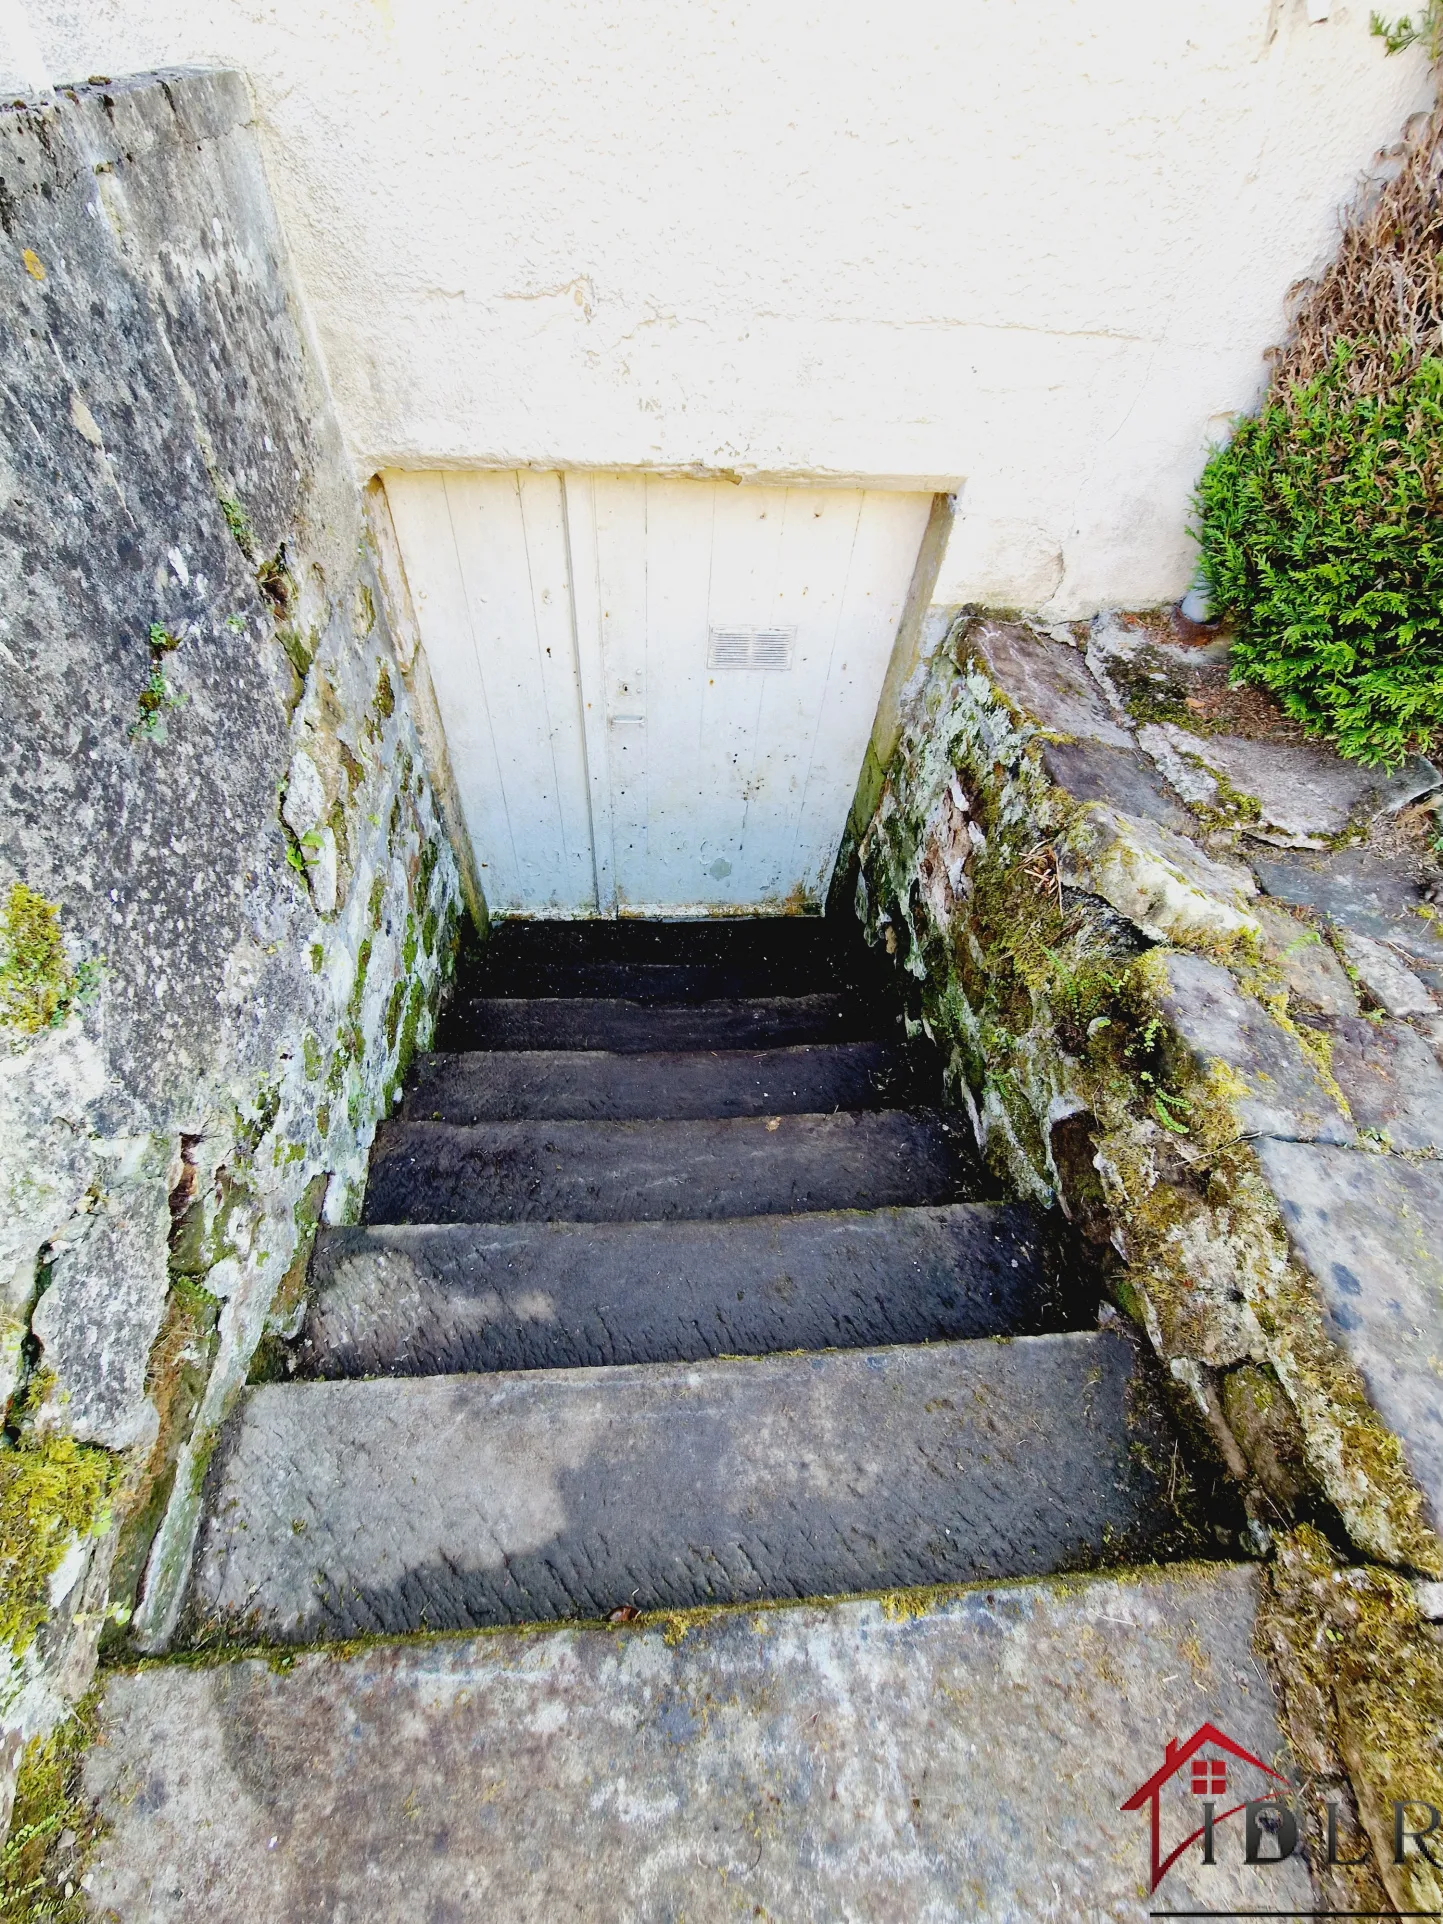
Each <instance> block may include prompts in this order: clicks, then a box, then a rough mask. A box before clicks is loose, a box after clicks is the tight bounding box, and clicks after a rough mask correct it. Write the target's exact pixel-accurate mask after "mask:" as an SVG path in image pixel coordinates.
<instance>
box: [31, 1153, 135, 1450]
mask: <svg viewBox="0 0 1443 1924" xmlns="http://www.w3.org/2000/svg"><path fill="white" fill-rule="evenodd" d="M169 1232H170V1209H169V1207H168V1204H167V1200H166V1187H165V1181H164V1178H163V1176H161V1175H155V1174H153V1175H151V1177H150V1179H149V1180H138V1181H135V1182H131V1183H122V1184H117V1185H116V1186H115V1187H114V1188H113V1189H111V1190H108V1191H107V1192H106V1193H105V1194H104V1195H102V1196H101V1197H100V1199H99V1200H98V1202H97V1204H96V1206H95V1208H94V1209H93V1211H92V1212H91V1213H90V1215H89V1216H84V1217H81V1218H79V1219H78V1221H77V1222H76V1223H75V1224H74V1225H72V1229H71V1234H72V1235H73V1236H74V1238H75V1240H74V1242H73V1243H67V1244H66V1246H65V1247H64V1248H63V1249H62V1251H61V1253H60V1254H59V1255H58V1256H57V1257H56V1259H55V1262H54V1264H53V1266H52V1269H51V1272H50V1285H49V1287H48V1289H47V1290H46V1291H45V1293H44V1295H43V1296H42V1297H41V1298H40V1301H39V1302H38V1303H37V1304H36V1306H35V1312H34V1314H33V1316H32V1317H31V1319H30V1327H31V1330H32V1332H33V1334H34V1335H35V1336H36V1337H38V1339H39V1341H40V1347H41V1358H40V1362H41V1367H42V1368H43V1369H44V1370H45V1371H46V1372H48V1374H49V1376H50V1377H51V1379H52V1381H51V1384H50V1388H49V1391H48V1393H47V1396H46V1399H45V1404H44V1416H43V1421H44V1422H45V1424H46V1425H47V1426H48V1427H50V1428H53V1429H57V1430H61V1431H64V1433H65V1434H66V1435H68V1436H74V1437H78V1438H79V1439H80V1441H81V1442H83V1443H102V1444H104V1445H105V1447H106V1448H107V1449H111V1450H125V1449H129V1448H130V1447H131V1445H132V1444H134V1443H138V1442H140V1441H142V1440H148V1439H149V1438H150V1437H151V1436H153V1434H154V1431H155V1423H156V1416H155V1410H154V1407H153V1406H152V1404H151V1402H150V1399H149V1398H148V1397H147V1396H146V1393H145V1378H146V1369H147V1366H148V1365H149V1362H150V1352H151V1348H152V1346H153V1345H154V1342H155V1338H156V1335H157V1334H158V1332H159V1330H160V1323H161V1317H162V1315H163V1314H164V1311H165V1294H166V1271H165V1259H166V1238H167V1236H168V1235H169Z"/></svg>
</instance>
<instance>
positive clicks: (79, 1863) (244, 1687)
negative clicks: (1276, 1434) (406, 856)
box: [51, 921, 1309, 1924]
mask: <svg viewBox="0 0 1443 1924" xmlns="http://www.w3.org/2000/svg"><path fill="white" fill-rule="evenodd" d="M448 1025H449V1026H448V1028H447V1030H446V1032H445V1033H443V1035H442V1037H441V1038H440V1039H441V1040H442V1042H443V1043H444V1044H445V1047H444V1049H443V1051H442V1052H441V1053H439V1054H436V1055H433V1056H431V1057H430V1058H429V1059H427V1060H426V1061H425V1062H423V1063H421V1064H420V1065H419V1066H418V1067H417V1069H416V1072H415V1074H414V1076H413V1078H412V1080H411V1084H410V1086H409V1088H408V1089H407V1090H406V1092H405V1097H404V1101H403V1103H402V1105H401V1107H400V1110H399V1113H398V1114H397V1115H396V1116H395V1118H394V1119H393V1120H392V1121H391V1122H390V1123H388V1125H387V1126H386V1127H385V1128H384V1129H383V1130H382V1131H381V1133H380V1136H379V1137H378V1139H377V1143H376V1149H375V1156H374V1175H373V1179H372V1182H371V1185H370V1191H369V1196H368V1201H367V1212H366V1213H367V1220H366V1221H365V1222H364V1223H363V1224H362V1225H360V1226H358V1227H354V1228H345V1229H328V1230H325V1231H323V1233H322V1235H321V1238H320V1241H319V1243H318V1245H317V1249H316V1254H315V1262H314V1271H313V1281H314V1284H315V1289H314V1293H313V1297H312V1302H311V1307H310V1310H309V1314H308V1318H307V1321H306V1324H305V1327H304V1329H303V1331H302V1332H301V1335H300V1337H299V1339H298V1340H297V1341H296V1342H295V1344H294V1345H293V1346H292V1349H291V1352H290V1355H289V1358H288V1359H287V1360H288V1363H289V1369H287V1368H286V1367H285V1366H284V1365H283V1366H281V1368H280V1371H279V1380H270V1381H267V1382H263V1383H256V1384H254V1385H253V1386H252V1387H251V1388H249V1389H248V1390H247V1391H246V1393H245V1395H244V1398H243V1400H242V1403H241V1406H240V1408H239V1410H238V1411H237V1412H236V1414H235V1416H234V1418H233V1420H232V1422H231V1424H230V1426H229V1428H228V1431H227V1433H226V1435H225V1437H224V1439H223V1442H222V1445H221V1448H220V1450H219V1451H218V1453H217V1457H216V1459H215V1461H214V1462H213V1463H212V1465H211V1470H210V1475H209V1479H208V1483H207V1487H206V1492H205V1495H206V1513H205V1520H204V1524H203V1528H202V1533H201V1539H200V1544H199V1549H198V1553H197V1557H196V1561H195V1566H194V1571H193V1575H192V1584H191V1595H190V1600H189V1604H188V1608H187V1613H186V1616H185V1618H184V1620H183V1622H182V1626H181V1634H180V1637H179V1638H178V1644H179V1645H180V1648H179V1649H178V1652H177V1654H178V1655H180V1656H181V1658H182V1661H180V1662H178V1663H165V1662H161V1663H154V1662H152V1663H147V1664H143V1665H141V1666H140V1667H138V1668H126V1667H125V1666H123V1665H121V1666H113V1667H112V1668H111V1669H110V1670H109V1672H108V1673H107V1674H106V1676H105V1678H104V1688H103V1692H102V1696H101V1699H100V1701H99V1704H98V1708H97V1710H96V1712H95V1722H94V1729H95V1732H96V1736H97V1739H98V1741H96V1742H94V1743H93V1744H92V1745H91V1746H90V1748H89V1749H88V1750H87V1751H86V1753H85V1758H84V1769H83V1797H84V1801H85V1803H86V1805H87V1806H88V1807H89V1810H90V1812H91V1816H90V1817H88V1818H87V1819H86V1825H87V1826H88V1827H89V1828H88V1829H87V1833H86V1834H87V1835H90V1834H93V1835H94V1837H95V1839H96V1841H95V1842H94V1844H93V1846H91V1847H89V1849H88V1855H86V1856H84V1857H81V1856H80V1855H79V1854H78V1853H77V1852H76V1851H74V1850H73V1849H72V1851H71V1854H70V1855H69V1856H67V1855H66V1853H65V1852H64V1851H63V1850H61V1851H58V1852H57V1854H56V1857H55V1860H54V1866H53V1870H52V1873H51V1875H52V1877H53V1880H54V1881H55V1883H56V1886H57V1889H59V1888H64V1889H66V1890H69V1889H70V1888H71V1887H72V1882H73V1884H74V1887H75V1888H77V1889H78V1890H79V1891H80V1892H82V1893H83V1895H84V1900H85V1915H86V1916H87V1917H94V1918H97V1919H100V1918H108V1919H120V1920H123V1924H141V1921H142V1920H146V1921H149V1920H159V1919H170V1918H176V1919H180V1918H184V1919H185V1920H186V1924H232V1920H234V1919H236V1918H241V1917H244V1918H245V1919H247V1920H248V1924H294V1921H295V1920H298V1919H310V1918H315V1919H317V1920H321V1919H325V1920H330V1921H331V1924H341V1921H342V1920H360V1919H365V1920H366V1924H410V1920H411V1919H413V1918H419V1917H424V1918H427V1919H433V1920H436V1921H437V1924H440V1920H443V1919H445V1920H450V1919H458V1920H459V1919H462V1918H467V1917H472V1916H477V1917H480V1916H486V1917H494V1918H497V1919H502V1920H505V1924H556V1920H558V1919H575V1920H577V1921H578V1924H593V1921H594V1924H612V1920H626V1921H628V1924H629V1921H631V1920H635V1921H636V1924H677V1920H679V1919H682V1918H685V1919H688V1920H691V1921H692V1924H700V1921H702V1920H706V1921H707V1924H713V1921H714V1924H724V1921H725V1920H730V1919H733V1918H736V1917H738V1916H743V1917H763V1918H765V1917H773V1918H776V1917H786V1918H788V1919H791V1920H795V1921H796V1924H832V1921H833V1920H834V1919H837V1918H840V1917H846V1918H854V1919H857V1920H867V1924H891V1920H893V1919H896V1918H899V1917H907V1918H914V1917H915V1918H918V1919H928V1920H933V1919H935V1920H938V1924H941V1920H944V1919H951V1918H955V1917H959V1916H965V1917H976V1918H985V1919H995V1920H998V1921H999V1924H1000V1921H1001V1920H1008V1921H1009V1924H1010V1921H1011V1920H1013V1919H1017V1918H1043V1917H1046V1918H1058V1919H1060V1918H1064V1917H1077V1916H1088V1917H1093V1916H1096V1917H1108V1918H1114V1917H1116V1918H1132V1917H1143V1916H1145V1915H1146V1913H1147V1909H1148V1901H1147V1898H1146V1888H1147V1887H1146V1865H1147V1850H1148V1845H1147V1835H1146V1830H1147V1827H1146V1823H1145V1821H1144V1820H1142V1819H1140V1818H1139V1817H1138V1816H1137V1815H1136V1814H1135V1813H1132V1812H1129V1811H1127V1810H1124V1809H1121V1808H1120V1806H1122V1805H1123V1803H1124V1801H1125V1800H1126V1798H1127V1797H1128V1795H1129V1793H1130V1792H1131V1791H1132V1790H1133V1788H1134V1787H1135V1786H1136V1785H1137V1784H1138V1783H1139V1782H1141V1781H1143V1780H1144V1779H1145V1778H1146V1777H1147V1776H1148V1775H1149V1774H1150V1773H1151V1772H1152V1771H1153V1770H1155V1769H1156V1767H1157V1763H1158V1760H1159V1758H1160V1757H1161V1756H1162V1754H1163V1747H1164V1744H1165V1743H1166V1742H1167V1741H1168V1740H1170V1739H1172V1738H1174V1737H1176V1736H1179V1735H1180V1734H1184V1733H1186V1732H1187V1731H1189V1730H1191V1729H1193V1728H1194V1727H1195V1726H1196V1725H1197V1724H1198V1723H1199V1722H1200V1721H1201V1720H1202V1719H1203V1718H1205V1717H1206V1718H1211V1719H1212V1720H1213V1721H1215V1722H1216V1723H1217V1724H1218V1725H1219V1727H1220V1728H1223V1729H1226V1730H1227V1731H1228V1733H1229V1734H1230V1736H1231V1737H1232V1738H1233V1739H1234V1740H1235V1741H1236V1742H1240V1743H1243V1744H1245V1745H1247V1746H1248V1747H1249V1748H1251V1749H1252V1750H1253V1751H1254V1752H1255V1753H1256V1754H1257V1755H1259V1756H1264V1757H1271V1756H1273V1755H1274V1754H1275V1752H1276V1750H1277V1747H1278V1742H1279V1738H1278V1731H1277V1726H1276V1722H1275V1719H1274V1715H1273V1700H1272V1694H1271V1691H1270V1689H1269V1688H1268V1686H1267V1683H1266V1680H1265V1678H1264V1676H1263V1673H1262V1671H1261V1670H1260V1668H1259V1667H1258V1664H1257V1661H1256V1659H1255V1656H1254V1638H1255V1636H1256V1634H1257V1612H1258V1607H1259V1583H1258V1576H1257V1567H1256V1566H1255V1565H1249V1564H1247V1563H1238V1562H1231V1563H1229V1562H1225V1561H1217V1560H1207V1558H1209V1557H1210V1558H1212V1559H1216V1558H1217V1557H1218V1554H1219V1552H1220V1551H1221V1550H1225V1548H1226V1547H1227V1544H1228V1543H1229V1542H1232V1541H1235V1539H1232V1538H1230V1537H1229V1536H1228V1534H1227V1532H1226V1530H1224V1529H1220V1528H1219V1527H1218V1525H1217V1522H1216V1519H1215V1518H1214V1517H1212V1516H1211V1515H1210V1514H1209V1505H1208V1503H1207V1501H1206V1500H1205V1497H1204V1496H1200V1495H1199V1493H1198V1490H1197V1486H1196V1485H1195V1484H1194V1483H1193V1481H1191V1480H1190V1478H1189V1475H1188V1470H1187V1461H1186V1455H1185V1452H1184V1451H1183V1450H1182V1449H1181V1448H1180V1447H1179V1444H1178V1442H1177V1441H1176V1440H1175V1439H1174V1437H1173V1434H1172V1432H1171V1431H1170V1429H1169V1427H1168V1423H1167V1420H1166V1418H1165V1416H1164V1414H1163V1411H1162V1407H1161V1403H1160V1400H1159V1397H1158V1394H1157V1385H1156V1378H1155V1375H1154V1372H1153V1367H1152V1365H1151V1363H1150V1361H1149V1359H1148V1357H1147V1356H1146V1354H1145V1353H1144V1351H1143V1350H1142V1349H1141V1348H1140V1347H1139V1345H1138V1344H1137V1343H1136V1342H1135V1341H1134V1339H1133V1338H1132V1336H1131V1335H1130V1333H1129V1331H1128V1327H1127V1326H1126V1325H1125V1324H1124V1323H1123V1322H1122V1321H1121V1320H1120V1319H1117V1318H1110V1319H1108V1320H1106V1321H1105V1322H1104V1324H1103V1325H1102V1326H1099V1320H1098V1290H1097V1286H1096V1284H1095V1282H1093V1281H1090V1280H1089V1278H1088V1275H1087V1269H1086V1265H1085V1264H1084V1263H1082V1262H1081V1261H1080V1260H1079V1256H1078V1253H1077V1251H1076V1250H1075V1249H1073V1248H1072V1247H1071V1246H1070V1245H1069V1244H1068V1242H1067V1241H1066V1240H1064V1239H1060V1238H1058V1237H1057V1236H1056V1235H1055V1233H1054V1231H1053V1230H1052V1229H1051V1228H1050V1227H1049V1226H1048V1225H1046V1224H1044V1223H1043V1222H1042V1221H1041V1220H1040V1219H1038V1218H1037V1217H1036V1216H1035V1215H1034V1214H1033V1213H1032V1212H1030V1211H1029V1210H1027V1209H1026V1208H1023V1207H1019V1206H1018V1205H1016V1204H1013V1203H1008V1202H1005V1201H998V1200H995V1199H989V1196H988V1189H987V1184H986V1181H985V1179H984V1177H983V1175H982V1172H981V1171H980V1170H979V1169H978V1167H977V1166H976V1164H975V1162H974V1161H973V1160H972V1158H971V1157H970V1155H969V1152H968V1150H967V1148H966V1146H965V1142H964V1140H963V1139H962V1138H961V1137H959V1135H958V1134H957V1133H956V1131H955V1130H954V1128H953V1126H952V1125H951V1124H950V1123H949V1122H948V1120H947V1119H946V1118H945V1116H944V1115H943V1114H942V1113H941V1111H940V1110H939V1107H938V1105H937V1100H936V1098H937V1093H938V1084H937V1075H936V1064H935V1062H931V1061H929V1059H928V1056H927V1054H926V1053H925V1052H921V1053H919V1052H918V1051H917V1050H915V1049H914V1048H913V1047H911V1046H910V1045H908V1044H907V1042H906V1040H905V1038H904V1036H903V1033H902V1025H901V1023H900V1020H899V1018H898V1015H897V1013H896V1011H895V1009H894V1008H890V1007H889V1006H888V1005H887V1004H886V1002H885V1000H884V999H879V997H878V996H877V994H875V993H873V992H872V991H871V989H869V987H868V982H867V978H866V975H865V971H863V970H862V969H861V968H860V967H858V966H855V965H854V963H853V961H852V959H851V958H850V956H849V952H848V951H847V949H846V946H845V944H844V943H841V942H839V941H838V940H837V938H836V934H835V931H834V929H833V928H832V927H831V926H829V925H825V924H821V923H817V922H801V921H789V922H777V923H769V922H758V923H746V924H725V925H705V926H702V925H671V926H667V925H650V924H648V925H637V924H620V925H607V926H599V925H590V926H584V927H580V926H562V927H557V926H555V925H553V926H550V927H535V926H532V927H528V926H524V925H506V926H502V927H501V928H500V929H498V930H497V931H495V932H494V934H493V938H492V940H491V942H490V944H489V945H488V947H487V949H486V951H485V954H484V956H483V957H482V958H481V959H480V961H479V962H477V963H476V964H475V965H474V966H473V967H472V969H471V972H470V974H469V976H465V977H463V980H462V982H461V983H460V985H459V993H458V994H457V996H456V998H455V1001H454V1003H453V1006H452V1010H451V1013H450V1015H449V1017H448ZM1200 1553H1201V1555H1200ZM1139 1566H1140V1567H1139ZM1083 1571H1086V1572H1087V1574H1086V1575H1082V1574H1077V1573H1080V1572H1083ZM1060 1572H1072V1573H1074V1574H1070V1575H1068V1576H1067V1578H1066V1581H1065V1582H1060V1583H1054V1582H1049V1581H1046V1580H1043V1581H1038V1579H1046V1578H1048V1577H1049V1576H1050V1575H1051V1574H1052V1573H1060ZM950 1586H963V1587H957V1588H953V1587H950ZM713 1605H720V1606H726V1605H731V1606H743V1607H740V1608H736V1607H733V1608H717V1609H711V1608H707V1607H706V1606H713ZM425 1631H452V1632H464V1631H474V1632H476V1633H477V1634H472V1635H450V1636H440V1637H437V1636H414V1635H409V1634H407V1633H415V1632H425ZM250 1640H256V1641H259V1642H260V1643H262V1644H269V1645H271V1646H273V1647H272V1648H270V1649H268V1650H265V1649H263V1650H261V1651H260V1652H259V1653H258V1654H256V1655H254V1656H252V1657H249V1658H246V1657H243V1656H239V1655H238V1654H237V1653H236V1651H235V1649H234V1648H233V1646H234V1644H235V1643H237V1642H239V1643H245V1642H247V1641H250ZM345 1640H355V1641H345ZM305 1644H310V1645H311V1646H312V1647H311V1648H309V1649H306V1648H301V1647H299V1646H302V1645H305ZM228 1645H229V1646H231V1647H227V1646H228ZM277 1645H279V1646H282V1649H281V1651H280V1652H279V1653H278V1652H277V1649H276V1648H275V1647H274V1646H277ZM187 1646H188V1647H187ZM285 1646H290V1647H289V1648H285ZM212 1657H214V1658H217V1659H220V1660H219V1661H210V1660H208V1659H209V1658H212ZM1185 1801H1186V1800H1185V1799H1184V1802H1185ZM1182 1814H1183V1815H1184V1816H1186V1815H1187V1812H1186V1811H1184V1812H1183V1813H1182ZM74 1835H76V1832H75V1831H73V1830H72V1831H70V1832H67V1836H72V1837H73V1836H74ZM1192 1855H1193V1857H1194V1858H1195V1857H1196V1853H1193V1854H1192ZM1256 1876H1257V1873H1256V1872H1255V1871H1250V1870H1249V1869H1248V1868H1247V1867H1246V1866H1245V1865H1244V1864H1243V1863H1242V1862H1241V1856H1240V1851H1239V1850H1238V1849H1232V1850H1231V1852H1230V1853H1226V1852H1225V1853H1224V1855H1223V1857H1222V1858H1220V1860H1219V1863H1218V1864H1217V1865H1216V1866H1215V1867H1214V1866H1211V1865H1209V1866H1204V1867H1203V1868H1202V1869H1201V1870H1199V1869H1198V1867H1197V1865H1196V1863H1195V1862H1192V1861H1191V1860H1189V1861H1187V1862H1185V1863H1183V1864H1181V1865H1179V1866H1178V1867H1176V1868H1175V1869H1174V1871H1173V1872H1172V1873H1171V1874H1170V1880H1169V1885H1168V1892H1169V1896H1170V1900H1171V1901H1172V1903H1173V1904H1175V1905H1177V1906H1179V1907H1182V1908H1186V1906H1187V1904H1188V1903H1189V1902H1191V1903H1193V1904H1195V1905H1196V1904H1204V1905H1207V1906H1209V1907H1212V1908H1214V1909H1216V1908H1217V1907H1218V1906H1220V1905H1221V1906H1227V1905H1228V1904H1230V1903H1231V1904H1234V1905H1243V1906H1246V1905H1247V1904H1249V1903H1250V1902H1253V1901H1255V1899H1256V1892H1255V1890H1254V1889H1253V1885H1252V1882H1250V1880H1255V1879H1256ZM1268 1894H1269V1902H1271V1903H1283V1904H1293V1905H1295V1906H1301V1907H1306V1905H1307V1903H1308V1902H1309V1884H1308V1877H1307V1873H1306V1871H1305V1870H1304V1869H1303V1867H1302V1865H1301V1863H1291V1862H1290V1863H1288V1864H1284V1865H1281V1866H1275V1867H1274V1868H1273V1869H1272V1870H1271V1871H1270V1873H1269V1882H1268Z"/></svg>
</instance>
